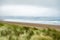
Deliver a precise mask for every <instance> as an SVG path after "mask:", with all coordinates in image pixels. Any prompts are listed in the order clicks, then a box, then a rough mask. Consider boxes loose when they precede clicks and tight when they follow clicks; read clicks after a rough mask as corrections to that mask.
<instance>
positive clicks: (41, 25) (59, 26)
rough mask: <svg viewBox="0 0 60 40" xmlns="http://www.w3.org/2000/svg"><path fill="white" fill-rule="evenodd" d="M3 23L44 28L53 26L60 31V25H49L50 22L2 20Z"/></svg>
mask: <svg viewBox="0 0 60 40" xmlns="http://www.w3.org/2000/svg"><path fill="white" fill-rule="evenodd" d="M0 22H2V23H7V24H14V25H22V26H26V27H36V28H40V29H44V28H52V29H56V30H59V31H60V25H49V24H37V23H26V22H11V21H0Z"/></svg>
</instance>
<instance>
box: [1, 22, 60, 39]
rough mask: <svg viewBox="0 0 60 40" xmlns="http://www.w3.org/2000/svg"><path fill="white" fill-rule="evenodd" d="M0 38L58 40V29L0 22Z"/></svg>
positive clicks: (59, 37) (59, 35)
mask: <svg viewBox="0 0 60 40" xmlns="http://www.w3.org/2000/svg"><path fill="white" fill-rule="evenodd" d="M0 40H60V31H57V30H55V29H50V28H47V29H43V30H40V29H37V28H34V27H25V26H19V25H10V24H4V23H0Z"/></svg>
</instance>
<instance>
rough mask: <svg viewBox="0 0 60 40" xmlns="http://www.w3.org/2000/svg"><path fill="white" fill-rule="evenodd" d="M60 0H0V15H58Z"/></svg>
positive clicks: (59, 15) (59, 12)
mask: <svg viewBox="0 0 60 40" xmlns="http://www.w3.org/2000/svg"><path fill="white" fill-rule="evenodd" d="M59 2H60V0H0V3H1V5H0V8H1V10H0V16H42V17H46V16H47V17H60V3H59Z"/></svg>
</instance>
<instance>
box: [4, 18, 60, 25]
mask: <svg viewBox="0 0 60 40" xmlns="http://www.w3.org/2000/svg"><path fill="white" fill-rule="evenodd" d="M4 21H11V22H26V23H37V24H51V25H60V21H30V20H22V19H4Z"/></svg>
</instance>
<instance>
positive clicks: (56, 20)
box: [1, 16, 60, 25]
mask: <svg viewBox="0 0 60 40" xmlns="http://www.w3.org/2000/svg"><path fill="white" fill-rule="evenodd" d="M1 19H3V20H4V21H12V22H26V23H37V24H51V25H60V17H26V16H3V17H1Z"/></svg>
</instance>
